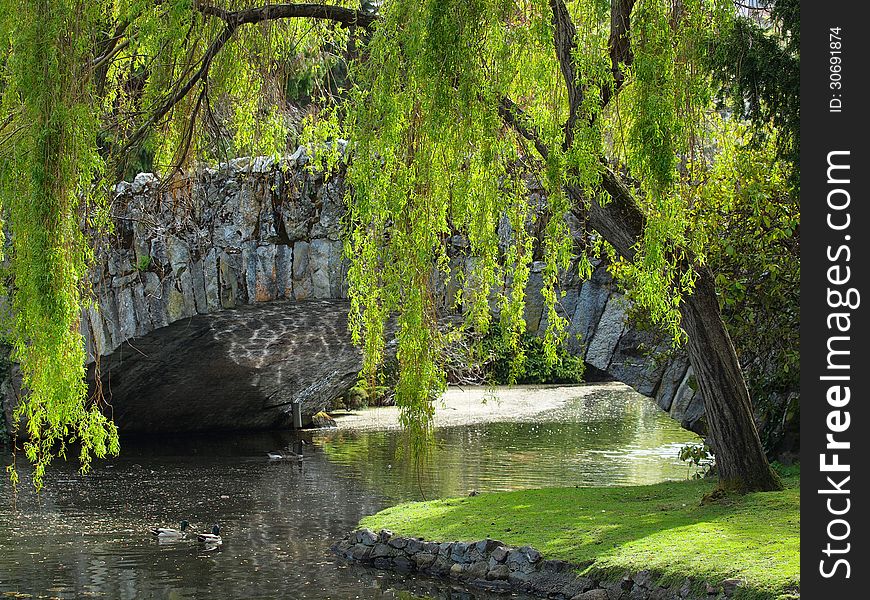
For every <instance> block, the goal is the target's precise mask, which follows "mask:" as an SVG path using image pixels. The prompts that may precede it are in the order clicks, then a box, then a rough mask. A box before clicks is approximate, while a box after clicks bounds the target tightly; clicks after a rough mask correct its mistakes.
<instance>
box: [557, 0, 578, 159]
mask: <svg viewBox="0 0 870 600" xmlns="http://www.w3.org/2000/svg"><path fill="white" fill-rule="evenodd" d="M550 8H551V9H552V11H553V44H554V46H555V50H556V58H558V59H559V68H560V69H561V70H562V78H563V79H564V80H565V89H566V90H567V92H568V119H567V120H566V121H565V125H564V126H563V128H564V141H563V143H562V145H563V147H564V149H565V150H567V149H568V148H570V147H571V144H572V143H573V142H574V124H575V123H576V122H577V113H578V111H579V110H580V105H581V104H582V103H583V91H582V90H581V88H580V87H579V86H578V80H577V66H576V64H575V62H574V52H575V51H576V50H577V28H576V27H574V22H573V21H572V20H571V15H570V14H569V13H568V8H567V7H566V6H565V3H564V2H563V0H550Z"/></svg>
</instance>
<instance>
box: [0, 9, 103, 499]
mask: <svg viewBox="0 0 870 600" xmlns="http://www.w3.org/2000/svg"><path fill="white" fill-rule="evenodd" d="M102 9H103V7H102V5H101V4H100V3H98V2H90V1H89V2H68V3H57V2H53V1H51V0H42V1H38V2H19V1H4V2H3V3H2V5H0V14H2V15H3V21H2V26H0V32H2V35H3V44H4V45H6V44H8V48H9V51H8V52H7V53H6V55H5V59H6V64H5V65H4V67H5V71H4V74H5V75H6V77H5V78H4V80H3V82H2V85H3V88H2V92H3V96H2V108H3V113H5V114H10V115H13V116H14V120H7V121H6V123H7V127H9V128H10V129H11V130H12V131H11V132H9V133H6V132H4V134H6V136H7V138H6V139H7V140H8V139H9V137H8V136H11V137H13V143H12V144H11V145H10V146H9V147H6V146H4V148H3V162H2V167H0V199H2V202H3V209H4V213H5V214H6V215H7V218H8V221H7V223H6V225H7V228H8V232H9V234H10V241H11V244H10V245H9V246H8V250H9V253H10V256H9V258H10V260H9V264H10V266H11V274H12V278H13V281H14V283H13V288H12V311H13V314H14V316H13V327H12V336H11V337H12V339H11V342H12V345H13V358H14V359H15V360H18V361H19V362H20V363H21V372H22V377H23V387H24V388H25V389H26V390H29V395H28V397H27V400H26V401H24V402H22V403H21V404H20V405H19V407H18V409H17V411H16V414H15V416H16V417H17V418H21V417H23V418H25V419H26V420H27V434H28V438H29V439H28V441H27V443H26V444H25V452H26V455H27V457H28V459H29V460H30V461H32V462H33V463H34V464H35V471H34V482H35V483H36V486H37V487H40V486H41V483H42V477H43V474H44V472H45V467H46V465H47V464H48V463H49V461H50V460H51V458H52V456H54V455H55V454H56V453H59V454H64V452H65V449H66V447H67V444H68V443H70V442H72V441H74V440H78V441H79V442H80V443H81V451H80V459H81V463H82V467H83V469H87V467H88V465H89V461H90V458H91V455H96V456H105V455H106V454H107V453H113V454H117V452H118V434H117V430H116V428H115V426H114V424H112V423H111V422H110V421H109V420H107V419H106V417H105V416H104V415H103V414H102V412H101V411H100V406H99V404H98V403H94V402H88V401H87V385H86V383H85V371H84V365H85V353H84V348H83V345H82V338H81V334H80V333H79V318H80V315H81V305H82V304H83V301H84V300H85V298H86V294H87V289H86V288H85V277H86V271H87V264H88V263H89V261H90V259H91V249H90V245H89V243H87V240H86V239H85V236H84V234H83V230H84V229H85V228H90V227H94V226H99V223H98V221H99V220H100V218H101V217H100V214H99V211H98V210H96V209H97V208H98V201H97V200H96V199H95V198H94V197H93V196H92V194H91V191H92V190H93V189H94V188H93V183H94V182H95V181H99V179H100V175H101V172H102V168H103V163H102V160H101V159H100V157H99V156H98V155H97V152H96V148H95V147H94V139H95V137H96V131H97V128H98V121H97V118H96V117H95V116H94V110H93V106H94V97H93V94H94V90H93V85H92V83H91V78H90V77H89V76H88V73H87V71H88V70H89V69H90V58H91V49H92V47H93V42H94V39H95V37H96V35H97V31H96V27H95V24H96V23H97V22H98V21H99V14H100V11H101V10H102ZM12 17H14V21H13V19H12ZM11 474H12V477H13V481H16V480H17V475H16V473H15V472H14V470H13V471H11Z"/></svg>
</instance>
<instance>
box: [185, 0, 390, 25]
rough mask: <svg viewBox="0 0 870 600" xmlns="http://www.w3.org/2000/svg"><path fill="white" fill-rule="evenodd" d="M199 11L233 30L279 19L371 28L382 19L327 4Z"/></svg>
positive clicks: (215, 8) (202, 6) (207, 8)
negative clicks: (232, 10) (311, 20)
mask: <svg viewBox="0 0 870 600" xmlns="http://www.w3.org/2000/svg"><path fill="white" fill-rule="evenodd" d="M196 8H197V10H199V12H201V13H202V14H203V15H207V16H213V17H218V18H220V19H222V20H224V21H225V22H226V23H227V25H231V26H234V27H238V26H239V25H247V24H251V23H261V22H263V21H274V20H276V19H291V18H305V19H321V20H326V21H334V22H336V23H339V24H341V25H342V26H343V27H352V26H359V27H365V28H368V27H371V25H372V24H373V23H375V22H376V21H378V20H380V17H379V16H378V15H377V14H375V13H369V12H364V11H361V10H353V9H350V8H344V7H342V6H332V5H328V4H274V5H267V6H260V7H255V8H246V9H243V10H238V11H235V12H231V11H228V10H226V9H223V8H219V7H217V6H211V5H201V6H197V7H196Z"/></svg>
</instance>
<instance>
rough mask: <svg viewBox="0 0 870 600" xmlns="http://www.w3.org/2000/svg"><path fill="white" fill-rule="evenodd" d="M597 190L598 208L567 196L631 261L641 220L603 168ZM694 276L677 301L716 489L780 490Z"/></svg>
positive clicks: (576, 194)
mask: <svg viewBox="0 0 870 600" xmlns="http://www.w3.org/2000/svg"><path fill="white" fill-rule="evenodd" d="M602 185H603V187H604V189H605V190H606V191H607V193H608V195H609V196H610V198H611V200H610V202H608V203H607V204H606V205H604V206H602V205H601V204H599V203H598V202H596V201H595V200H594V199H593V200H589V201H588V203H587V201H586V199H585V198H583V196H582V194H581V192H580V190H578V189H577V188H573V187H569V188H568V190H567V191H568V194H569V196H570V197H571V199H572V200H573V203H574V204H575V206H578V207H586V206H588V209H587V208H583V209H580V210H584V211H585V214H586V216H587V218H588V220H589V224H590V225H591V226H592V228H593V229H595V230H596V231H597V232H598V233H599V234H600V235H601V236H602V237H603V238H604V239H605V240H607V242H608V243H609V244H610V245H611V246H613V247H614V249H615V250H616V251H617V252H618V253H619V254H620V255H622V256H623V257H624V258H626V259H627V260H631V259H632V258H634V256H635V254H636V253H637V250H636V244H637V243H638V241H639V240H641V239H642V236H643V230H644V225H645V221H646V219H645V217H644V214H643V212H642V211H641V210H640V207H638V205H637V203H636V202H635V201H634V197H633V195H632V193H631V189H630V188H628V186H626V185H625V183H624V182H623V181H622V180H621V179H620V178H619V176H618V175H616V174H615V173H614V172H613V171H611V170H610V169H609V168H606V167H605V169H604V173H603V178H602ZM696 271H697V274H698V278H697V282H696V284H695V289H694V290H693V292H692V294H691V295H690V296H687V297H685V298H684V299H683V302H682V305H681V306H680V313H681V316H682V326H683V329H684V330H685V331H686V334H687V335H688V339H689V342H688V353H689V362H690V363H691V364H692V368H693V369H694V371H695V377H696V378H697V380H698V387H699V389H700V393H701V397H702V398H703V399H704V407H705V409H706V412H707V426H708V428H709V430H710V438H711V441H712V443H713V446H714V449H715V453H716V466H717V468H718V471H719V483H720V486H721V487H722V488H724V489H727V490H735V491H739V492H752V491H769V490H777V489H781V488H782V483H781V482H780V480H779V478H778V477H777V476H776V474H774V473H773V471H772V470H771V468H770V465H769V464H768V462H767V457H766V456H765V454H764V449H763V448H762V446H761V440H760V438H759V436H758V429H757V427H756V426H755V419H754V418H753V415H752V404H751V402H750V399H749V391H748V389H747V387H746V380H745V379H744V377H743V371H742V370H741V369H740V362H739V361H738V359H737V353H736V352H735V350H734V344H733V343H732V342H731V337H730V336H729V335H728V331H727V330H726V329H725V323H724V322H723V321H722V316H721V314H720V313H719V301H718V299H717V297H716V288H715V285H714V280H713V274H712V272H711V271H710V269H709V268H708V267H696Z"/></svg>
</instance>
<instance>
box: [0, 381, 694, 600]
mask: <svg viewBox="0 0 870 600" xmlns="http://www.w3.org/2000/svg"><path fill="white" fill-rule="evenodd" d="M438 436H439V440H440V441H441V447H440V449H439V450H438V451H437V455H436V463H435V464H436V465H437V467H435V466H433V467H432V468H430V469H428V470H427V472H426V479H425V483H424V493H426V495H427V496H429V497H432V496H438V495H451V494H464V493H466V492H467V491H468V490H469V489H477V490H479V491H487V490H501V489H512V488H518V487H535V486H546V485H572V484H576V485H588V484H594V485H606V484H619V485H621V484H627V483H644V482H649V481H658V480H661V479H664V478H679V477H684V476H685V467H684V466H681V465H680V464H678V461H677V460H676V458H675V451H676V448H677V447H678V446H679V445H680V444H681V443H683V442H684V441H687V440H689V439H693V436H692V435H691V434H688V433H686V432H684V431H682V430H680V429H679V428H678V427H677V426H676V424H674V423H672V422H671V421H669V420H668V419H667V418H666V417H664V416H662V415H660V414H659V413H658V412H657V411H656V409H655V408H654V407H653V406H652V404H651V403H650V402H649V401H647V400H643V399H642V398H639V397H637V396H635V395H634V394H625V393H623V394H610V395H608V397H606V398H603V397H598V398H594V397H593V398H588V397H587V398H585V399H583V400H578V401H577V402H573V403H571V404H570V405H569V406H568V407H566V408H565V409H564V410H562V411H559V412H558V413H557V414H552V415H549V416H548V417H547V419H546V422H538V423H510V424H506V423H495V424H489V425H477V426H465V427H454V428H448V429H444V430H441V431H439V434H438ZM299 439H300V438H298V437H295V436H293V435H291V434H284V433H274V434H258V435H233V436H222V437H217V438H216V437H214V436H185V437H173V438H165V439H155V438H149V439H135V438H129V437H128V438H125V439H124V448H123V456H122V457H121V458H119V459H116V460H113V461H108V462H100V463H98V464H96V465H95V466H94V470H93V472H92V473H91V474H90V475H88V476H87V477H81V476H79V475H78V474H77V472H76V470H75V466H74V465H65V464H62V463H58V464H56V465H55V466H54V467H53V468H52V469H51V470H50V472H49V474H48V475H47V477H46V489H45V491H44V492H43V493H42V494H41V495H36V494H34V493H33V492H32V489H31V487H29V484H28V483H27V482H26V481H25V482H23V483H22V485H21V487H20V491H19V493H18V495H17V498H14V500H13V496H12V494H11V491H10V489H9V485H8V482H7V481H6V480H5V479H3V480H2V484H0V485H2V487H0V596H2V595H6V596H11V597H14V596H13V594H15V593H19V594H29V595H32V596H34V597H54V598H88V597H99V598H118V599H138V598H173V599H174V598H179V599H181V598H205V597H209V598H293V599H296V598H300V599H301V598H312V599H327V598H331V599H349V598H396V599H398V598H403V599H411V598H438V599H441V598H463V599H465V598H468V599H471V598H477V599H485V598H494V596H491V595H487V594H484V593H477V592H475V593H473V594H471V593H469V592H467V591H465V590H462V589H461V588H452V587H451V586H450V585H449V584H448V583H445V582H432V581H405V580H404V578H402V577H398V576H393V575H389V574H385V573H378V572H374V571H371V570H369V569H365V568H360V567H355V566H352V565H347V564H344V563H342V562H341V561H338V560H337V559H336V558H334V557H333V556H332V555H331V554H330V553H329V551H328V548H329V546H330V544H331V543H332V542H333V541H334V540H336V539H337V538H339V537H340V536H341V535H343V534H344V533H345V532H346V531H348V530H350V529H352V528H353V527H354V525H355V524H356V523H357V521H358V520H359V519H360V518H361V517H362V516H364V515H367V514H371V513H373V512H376V511H377V510H380V509H381V508H384V507H385V506H387V505H389V504H391V503H393V502H395V501H396V500H398V499H409V498H418V497H419V493H420V492H419V489H418V487H417V482H416V480H415V478H414V477H413V471H412V470H411V469H410V468H409V467H408V466H407V465H406V464H404V463H403V462H401V461H397V460H396V453H397V452H398V451H399V449H400V448H402V447H403V445H402V441H401V434H400V433H398V432H377V431H375V432H366V433H351V432H336V431H332V432H317V433H314V434H308V436H307V441H308V442H310V443H309V444H307V445H306V446H305V450H304V452H305V458H304V460H302V461H301V462H300V461H298V460H269V459H268V458H267V456H266V453H267V452H268V451H271V450H276V449H285V448H287V449H294V448H298V441H299ZM4 458H5V459H6V460H8V457H4ZM24 479H26V474H25V477H24ZM183 518H186V519H188V520H190V521H191V523H193V526H194V528H195V529H196V530H203V529H206V528H209V527H210V526H211V524H212V523H214V522H218V523H220V524H221V533H222V535H223V539H224V543H223V546H222V547H221V548H220V550H218V551H206V549H205V548H204V547H202V546H201V545H199V544H197V543H196V542H194V541H190V540H184V541H179V542H176V543H159V542H158V541H157V540H156V539H154V538H153V537H152V536H151V535H150V534H149V533H148V529H149V528H150V527H153V526H157V525H159V526H177V524H178V522H179V521H180V520H181V519H183ZM499 597H501V596H499Z"/></svg>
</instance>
